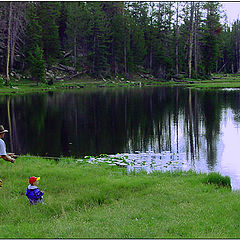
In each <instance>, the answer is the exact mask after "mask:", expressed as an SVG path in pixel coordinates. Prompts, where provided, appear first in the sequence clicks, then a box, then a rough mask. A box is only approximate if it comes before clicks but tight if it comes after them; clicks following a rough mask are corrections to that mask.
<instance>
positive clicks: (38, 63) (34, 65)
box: [29, 45, 45, 85]
mask: <svg viewBox="0 0 240 240" xmlns="http://www.w3.org/2000/svg"><path fill="white" fill-rule="evenodd" d="M29 60H30V61H31V65H30V72H31V75H32V79H33V80H34V81H36V82H37V85H38V83H39V82H45V61H44V59H43V51H42V49H41V48H40V47H39V46H38V45H37V46H36V47H35V49H34V51H33V52H30V53H29Z"/></svg>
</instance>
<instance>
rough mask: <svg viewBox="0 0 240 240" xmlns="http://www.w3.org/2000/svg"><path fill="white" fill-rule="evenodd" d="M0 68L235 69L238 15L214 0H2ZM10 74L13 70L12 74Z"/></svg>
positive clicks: (196, 74) (164, 73) (41, 75)
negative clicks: (230, 18) (230, 20)
mask: <svg viewBox="0 0 240 240" xmlns="http://www.w3.org/2000/svg"><path fill="white" fill-rule="evenodd" d="M0 26H1V28H0V73H1V74H2V75H4V76H5V77H6V81H8V79H9V75H10V74H11V72H12V71H15V72H20V73H24V74H26V76H30V78H31V79H33V80H37V81H45V75H46V70H47V69H51V68H57V69H65V70H66V71H72V72H75V73H86V74H88V75H89V76H92V77H108V76H113V75H122V76H131V74H133V73H136V72H145V73H149V74H151V75H153V76H154V77H156V78H159V79H166V80H170V79H172V78H179V76H184V77H187V78H192V79H194V78H200V79H206V78H208V77H209V76H210V75H211V73H220V72H224V73H239V72H240V37H239V36H240V22H239V20H236V21H235V22H234V23H233V24H231V25H229V24H228V23H227V20H226V16H225V13H224V12H223V11H222V10H221V3H220V2H111V1H107V2H103V1H98V2H83V1H80V2H77V1H75V2H64V1H60V2H54V1H52V2H42V1H41V2H15V1H14V2H6V1H4V2H0ZM10 76H11V75H10Z"/></svg>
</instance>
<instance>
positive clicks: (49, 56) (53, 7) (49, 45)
mask: <svg viewBox="0 0 240 240" xmlns="http://www.w3.org/2000/svg"><path fill="white" fill-rule="evenodd" d="M38 6H39V7H38V12H37V14H38V17H39V24H40V26H41V28H42V42H43V51H44V58H45V60H46V63H47V67H48V66H49V65H51V64H52V63H54V61H56V59H57V58H58V57H59V55H60V40H59V31H58V28H59V26H58V21H59V16H60V7H61V6H60V2H39V3H38Z"/></svg>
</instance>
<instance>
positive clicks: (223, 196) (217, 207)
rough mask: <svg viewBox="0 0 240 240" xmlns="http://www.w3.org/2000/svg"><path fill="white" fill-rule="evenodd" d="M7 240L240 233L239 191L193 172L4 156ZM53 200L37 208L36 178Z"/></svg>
mask: <svg viewBox="0 0 240 240" xmlns="http://www.w3.org/2000/svg"><path fill="white" fill-rule="evenodd" d="M0 169H1V175H0V178H1V179H2V180H3V187H2V188H0V238H239V236H240V205H239V193H238V192H232V191H231V190H230V189H229V188H223V187H220V188H219V187H216V186H215V185H211V184H205V183H203V180H204V179H205V178H206V175H205V174H196V173H193V172H187V173H186V172H176V173H160V172H159V173H153V174H150V175H147V174H146V173H143V172H142V173H138V174H134V173H132V174H128V173H127V172H126V169H125V168H120V167H115V166H106V165H90V164H79V163H75V162H74V160H72V159H63V160H60V161H59V162H58V163H56V162H54V161H51V160H46V159H41V158H37V157H29V156H25V157H21V158H19V159H17V161H16V163H15V164H10V163H8V162H5V161H3V160H2V161H0ZM32 175H35V176H40V177H41V180H40V184H39V188H40V189H41V190H44V191H45V195H44V202H45V203H46V204H45V205H41V204H39V205H35V206H31V205H30V204H29V203H28V200H27V198H26V196H25V195H24V194H25V191H26V187H27V186H28V177H29V176H32Z"/></svg>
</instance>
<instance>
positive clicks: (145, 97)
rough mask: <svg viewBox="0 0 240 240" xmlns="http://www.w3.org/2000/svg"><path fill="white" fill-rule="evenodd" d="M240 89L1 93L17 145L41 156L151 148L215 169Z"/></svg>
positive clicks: (10, 140)
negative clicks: (226, 120) (223, 130)
mask: <svg viewBox="0 0 240 240" xmlns="http://www.w3.org/2000/svg"><path fill="white" fill-rule="evenodd" d="M239 96H240V92H225V91H221V92H220V91H212V92H206V91H194V90H190V89H183V88H180V87H159V88H129V89H117V90H115V89H114V90H112V89H95V90H85V89H83V90H79V91H75V92H67V93H64V92H62V93H48V94H30V95H23V96H11V97H8V96H2V97H0V113H1V123H2V124H4V125H5V126H6V127H7V124H8V128H9V129H10V134H9V136H7V135H6V141H7V144H9V145H8V146H11V149H10V150H11V151H14V152H17V153H19V154H26V153H30V154H34V155H42V156H75V157H80V156H84V155H97V154H100V153H107V154H116V153H124V152H126V153H134V152H135V151H140V152H147V151H153V152H155V153H161V152H163V151H170V152H172V153H186V160H187V161H190V162H191V164H192V166H193V167H196V168H198V166H200V165H202V164H203V163H202V161H205V163H204V164H205V165H206V167H207V168H208V169H209V170H211V169H214V168H215V166H216V165H217V164H218V157H219V154H221V151H222V150H221V151H220V150H219V146H221V124H222V119H223V114H224V113H226V112H227V111H224V110H225V109H227V108H231V109H232V110H233V112H234V114H235V119H234V120H233V121H239V119H240V118H238V117H237V115H238V111H239V102H240V100H239V99H240V97H239Z"/></svg>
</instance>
